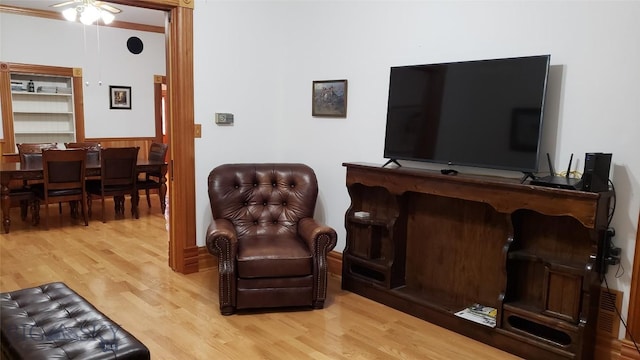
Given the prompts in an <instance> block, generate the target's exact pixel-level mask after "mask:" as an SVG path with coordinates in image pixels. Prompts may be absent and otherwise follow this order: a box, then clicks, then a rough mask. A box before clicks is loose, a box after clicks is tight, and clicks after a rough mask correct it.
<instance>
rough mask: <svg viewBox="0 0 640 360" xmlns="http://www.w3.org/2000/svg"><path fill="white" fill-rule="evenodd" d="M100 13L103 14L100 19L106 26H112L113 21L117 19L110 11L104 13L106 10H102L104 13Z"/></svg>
mask: <svg viewBox="0 0 640 360" xmlns="http://www.w3.org/2000/svg"><path fill="white" fill-rule="evenodd" d="M100 12H101V14H100V17H101V18H102V22H103V23H104V24H105V25H109V24H111V22H112V21H113V19H115V18H116V17H115V16H114V15H113V14H112V13H110V12H108V11H104V10H102V11H100Z"/></svg>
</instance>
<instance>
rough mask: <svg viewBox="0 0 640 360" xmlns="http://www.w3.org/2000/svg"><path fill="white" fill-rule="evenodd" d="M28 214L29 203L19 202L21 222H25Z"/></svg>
mask: <svg viewBox="0 0 640 360" xmlns="http://www.w3.org/2000/svg"><path fill="white" fill-rule="evenodd" d="M28 213H29V201H28V200H20V219H22V221H25V220H26V219H27V214H28Z"/></svg>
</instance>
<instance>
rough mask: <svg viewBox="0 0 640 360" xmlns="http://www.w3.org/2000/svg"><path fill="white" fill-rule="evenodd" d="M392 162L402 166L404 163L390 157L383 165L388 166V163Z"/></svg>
mask: <svg viewBox="0 0 640 360" xmlns="http://www.w3.org/2000/svg"><path fill="white" fill-rule="evenodd" d="M391 163H394V164H396V165H398V167H402V165H400V163H399V162H398V160H396V159H389V160H388V161H387V162H386V163H384V165H382V167H387V165H389V164H391Z"/></svg>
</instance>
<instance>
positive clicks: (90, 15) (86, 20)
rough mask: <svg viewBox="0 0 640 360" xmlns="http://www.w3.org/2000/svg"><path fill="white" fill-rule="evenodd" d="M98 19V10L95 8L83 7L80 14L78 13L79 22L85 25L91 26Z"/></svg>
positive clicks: (90, 6)
mask: <svg viewBox="0 0 640 360" xmlns="http://www.w3.org/2000/svg"><path fill="white" fill-rule="evenodd" d="M99 18H100V10H98V9H97V8H96V7H95V6H92V5H89V6H85V7H84V9H83V10H82V12H80V22H81V23H83V24H85V25H91V24H93V23H94V22H95V21H96V20H98V19H99Z"/></svg>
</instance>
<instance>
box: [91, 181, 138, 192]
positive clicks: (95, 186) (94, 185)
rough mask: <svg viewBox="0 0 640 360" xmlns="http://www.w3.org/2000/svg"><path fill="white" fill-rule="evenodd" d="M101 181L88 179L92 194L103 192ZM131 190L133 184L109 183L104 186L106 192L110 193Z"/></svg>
mask: <svg viewBox="0 0 640 360" xmlns="http://www.w3.org/2000/svg"><path fill="white" fill-rule="evenodd" d="M100 187H101V182H100V180H89V181H87V192H88V193H91V194H98V195H99V194H100V193H101V191H102V190H101V188H100ZM128 190H131V185H107V186H105V187H104V192H105V194H109V193H110V192H123V191H128Z"/></svg>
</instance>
